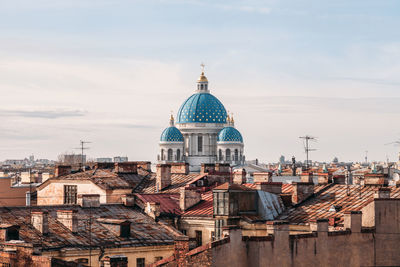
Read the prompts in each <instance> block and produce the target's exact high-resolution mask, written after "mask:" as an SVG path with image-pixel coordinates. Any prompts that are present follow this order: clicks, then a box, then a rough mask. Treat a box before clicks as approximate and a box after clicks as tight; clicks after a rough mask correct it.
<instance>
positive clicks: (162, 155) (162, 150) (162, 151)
mask: <svg viewBox="0 0 400 267" xmlns="http://www.w3.org/2000/svg"><path fill="white" fill-rule="evenodd" d="M161 160H165V156H164V149H161Z"/></svg>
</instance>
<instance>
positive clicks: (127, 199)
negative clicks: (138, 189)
mask: <svg viewBox="0 0 400 267" xmlns="http://www.w3.org/2000/svg"><path fill="white" fill-rule="evenodd" d="M135 198H136V197H135V195H133V194H126V195H122V196H121V200H122V203H123V204H124V206H126V207H133V206H135Z"/></svg>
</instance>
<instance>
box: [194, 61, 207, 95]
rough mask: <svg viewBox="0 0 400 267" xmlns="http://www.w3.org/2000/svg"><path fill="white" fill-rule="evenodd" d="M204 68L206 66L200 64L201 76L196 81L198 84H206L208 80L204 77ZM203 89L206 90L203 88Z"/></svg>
mask: <svg viewBox="0 0 400 267" xmlns="http://www.w3.org/2000/svg"><path fill="white" fill-rule="evenodd" d="M205 66H206V65H204V63H201V64H200V67H201V74H200V77H199V79H198V80H197V82H198V83H208V79H207V77H206V76H205V75H204V68H205ZM205 89H206V88H205Z"/></svg>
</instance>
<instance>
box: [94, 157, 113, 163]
mask: <svg viewBox="0 0 400 267" xmlns="http://www.w3.org/2000/svg"><path fill="white" fill-rule="evenodd" d="M96 162H103V163H104V162H113V159H112V158H97V159H96Z"/></svg>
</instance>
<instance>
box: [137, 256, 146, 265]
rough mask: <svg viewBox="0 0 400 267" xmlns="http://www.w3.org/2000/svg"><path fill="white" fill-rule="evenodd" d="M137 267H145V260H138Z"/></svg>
mask: <svg viewBox="0 0 400 267" xmlns="http://www.w3.org/2000/svg"><path fill="white" fill-rule="evenodd" d="M136 266H137V267H145V260H144V258H136Z"/></svg>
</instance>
